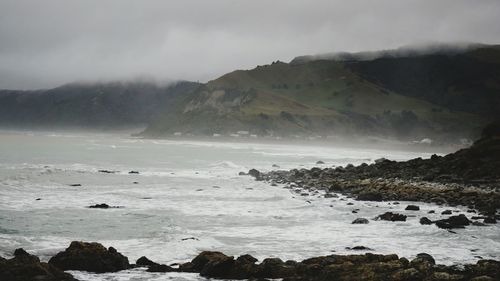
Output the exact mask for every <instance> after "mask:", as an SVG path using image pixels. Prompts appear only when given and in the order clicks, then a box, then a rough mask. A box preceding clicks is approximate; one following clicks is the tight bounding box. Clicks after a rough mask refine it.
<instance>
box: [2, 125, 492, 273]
mask: <svg viewBox="0 0 500 281" xmlns="http://www.w3.org/2000/svg"><path fill="white" fill-rule="evenodd" d="M381 157H385V158H388V159H392V160H407V159H411V158H415V157H430V153H427V152H415V151H412V152H409V151H401V150H392V151H391V150H378V149H360V148H359V147H358V148H346V147H331V146H313V145H309V146H307V145H295V144H288V145H287V144H269V143H268V144H263V143H246V142H241V141H240V142H215V141H196V140H192V141H186V140H183V141H181V140H150V139H140V138H132V137H129V136H128V135H126V134H92V133H51V132H17V131H0V256H3V257H10V256H11V255H12V252H13V251H14V249H16V248H21V247H22V248H24V249H25V250H27V251H28V252H30V253H32V254H35V255H37V256H39V257H40V258H41V259H42V260H44V261H47V260H48V259H49V258H50V257H51V256H53V255H54V254H56V253H57V252H59V251H61V250H63V249H64V248H66V247H67V246H68V245H69V243H70V242H71V241H73V240H83V241H95V242H99V243H102V244H103V245H105V246H107V247H109V246H113V247H115V248H116V249H117V250H118V251H119V252H121V253H123V254H124V255H125V256H128V257H129V259H130V261H131V262H135V260H136V259H137V258H139V257H141V256H147V257H148V258H150V259H152V260H154V261H156V262H159V263H166V264H171V263H175V262H185V261H188V260H191V259H192V258H193V257H194V256H195V255H196V254H198V253H199V252H200V251H202V250H217V251H222V252H224V253H226V254H229V255H240V254H245V253H248V254H251V255H253V256H255V257H257V258H259V259H262V258H264V257H280V258H282V259H283V260H286V259H295V260H301V259H304V258H308V257H313V256H319V255H328V254H332V253H338V254H346V253H351V254H352V253H354V252H353V251H351V250H347V249H346V247H353V246H360V245H362V246H366V247H369V248H371V249H373V250H372V251H370V252H373V253H396V254H398V255H400V256H404V257H407V258H411V257H414V256H415V255H416V254H417V253H421V252H426V253H429V254H431V255H432V256H433V257H434V258H435V259H436V261H437V262H438V263H443V264H453V263H466V262H475V261H477V260H478V259H479V257H482V258H484V259H488V258H491V259H499V258H500V225H499V224H495V225H491V226H488V227H475V226H471V227H468V228H466V229H458V230H455V232H456V233H451V232H448V231H444V230H442V229H439V228H437V227H434V226H432V227H430V226H421V225H420V224H419V222H418V217H417V216H414V213H411V211H405V210H404V208H405V207H406V205H408V204H410V203H411V202H400V204H399V205H394V204H391V202H365V201H355V200H353V199H352V198H348V197H346V196H343V195H340V196H339V198H324V197H323V194H322V193H320V192H318V193H316V194H315V193H311V194H309V195H308V196H301V195H300V194H297V193H293V192H292V191H291V190H289V189H285V188H283V186H280V185H278V186H271V185H270V184H269V183H266V182H258V181H255V180H254V179H253V178H252V177H249V176H239V175H238V173H239V172H241V171H244V172H246V171H248V170H249V169H251V168H256V169H258V170H260V171H270V170H275V169H293V168H311V167H314V166H319V167H325V168H326V167H332V166H334V165H335V166H339V165H341V166H345V165H347V164H354V165H358V164H361V163H372V162H373V161H374V160H375V159H378V158H381ZM318 160H321V161H323V162H324V163H325V164H320V165H317V164H316V162H317V161H318ZM273 165H274V166H273ZM99 170H107V171H110V172H112V173H103V172H100V171H99ZM131 171H136V172H138V173H129V172H131ZM349 202H352V203H353V204H354V205H347V203H349ZM99 203H106V204H109V205H111V206H119V207H120V208H111V209H105V210H104V209H89V208H87V207H88V206H89V205H94V204H99ZM413 204H416V205H419V206H420V209H421V211H420V212H424V213H427V211H429V210H431V209H432V210H436V214H435V217H433V216H434V214H428V215H427V216H428V217H429V218H430V219H435V218H438V217H439V214H440V213H441V211H443V210H445V209H452V210H457V211H459V212H465V211H466V210H467V208H466V207H460V206H459V207H449V206H437V205H433V204H427V203H420V202H418V203H417V202H413ZM354 209H359V212H358V213H357V214H354V213H352V210H354ZM386 211H396V212H398V213H404V214H407V215H409V217H408V220H407V221H406V222H385V221H376V222H371V223H370V224H366V225H356V224H351V222H352V221H353V220H354V219H355V218H358V217H364V218H369V219H371V218H374V217H375V216H377V215H379V214H382V213H384V212H386ZM412 215H413V216H412ZM356 252H357V253H360V252H359V251H356ZM362 252H363V251H361V253H362ZM72 274H74V276H75V277H76V278H78V279H79V280H169V279H172V278H173V279H175V280H204V278H201V277H199V276H198V275H197V274H187V273H166V274H165V273H162V274H155V273H146V272H144V269H133V270H127V271H122V272H118V273H109V274H99V275H96V274H91V273H86V272H72Z"/></svg>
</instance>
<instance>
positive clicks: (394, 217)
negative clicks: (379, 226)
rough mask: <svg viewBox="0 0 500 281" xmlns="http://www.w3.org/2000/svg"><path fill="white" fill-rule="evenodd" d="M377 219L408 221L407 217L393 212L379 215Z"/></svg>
mask: <svg viewBox="0 0 500 281" xmlns="http://www.w3.org/2000/svg"><path fill="white" fill-rule="evenodd" d="M377 219H380V220H384V221H406V216H405V215H401V214H396V213H392V212H386V213H384V214H382V215H379V216H378V217H377Z"/></svg>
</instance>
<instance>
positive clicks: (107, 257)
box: [49, 241, 130, 273]
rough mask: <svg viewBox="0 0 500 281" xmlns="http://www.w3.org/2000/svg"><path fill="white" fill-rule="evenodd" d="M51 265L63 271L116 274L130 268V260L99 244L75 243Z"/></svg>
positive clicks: (58, 255) (50, 262)
mask: <svg viewBox="0 0 500 281" xmlns="http://www.w3.org/2000/svg"><path fill="white" fill-rule="evenodd" d="M49 264H51V265H54V266H56V267H58V268H60V269H62V270H84V271H90V272H96V273H103V272H116V271H119V270H124V269H128V268H130V264H129V262H128V258H127V257H125V256H124V255H122V254H120V253H119V252H117V251H116V249H115V248H113V247H109V248H108V249H106V248H105V247H104V246H103V245H101V244H99V243H95V242H94V243H88V242H80V241H73V242H71V244H70V246H69V247H68V248H67V249H66V250H64V251H63V252H59V253H58V254H57V255H55V256H53V257H52V258H51V259H50V260H49Z"/></svg>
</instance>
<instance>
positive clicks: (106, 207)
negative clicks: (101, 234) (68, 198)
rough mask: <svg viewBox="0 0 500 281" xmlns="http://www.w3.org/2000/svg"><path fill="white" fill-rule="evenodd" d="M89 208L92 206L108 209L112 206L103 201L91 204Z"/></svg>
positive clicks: (92, 207)
mask: <svg viewBox="0 0 500 281" xmlns="http://www.w3.org/2000/svg"><path fill="white" fill-rule="evenodd" d="M88 208H91V209H108V208H111V206H109V205H108V204H106V203H102V204H95V205H90V206H88Z"/></svg>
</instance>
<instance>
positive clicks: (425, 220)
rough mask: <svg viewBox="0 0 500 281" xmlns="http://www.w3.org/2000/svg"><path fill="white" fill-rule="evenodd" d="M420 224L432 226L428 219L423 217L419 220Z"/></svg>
mask: <svg viewBox="0 0 500 281" xmlns="http://www.w3.org/2000/svg"><path fill="white" fill-rule="evenodd" d="M420 224H422V225H428V224H432V221H431V220H430V219H428V218H427V217H423V218H421V219H420Z"/></svg>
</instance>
